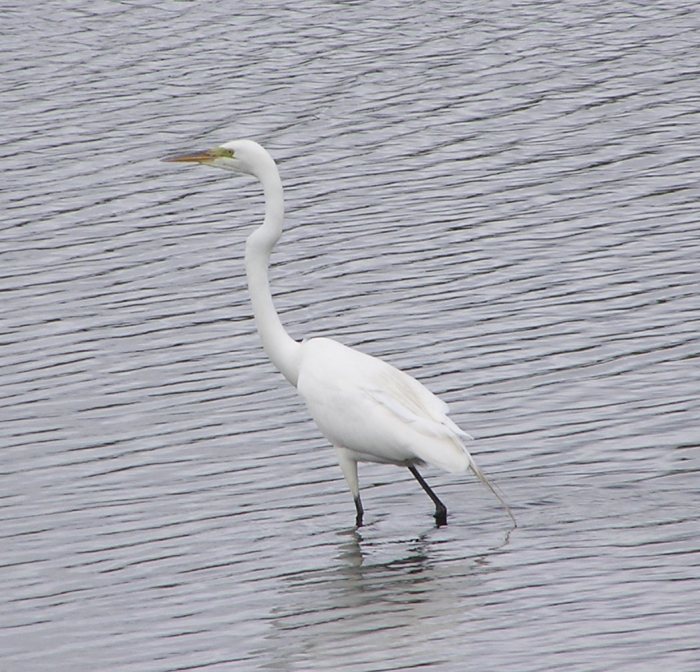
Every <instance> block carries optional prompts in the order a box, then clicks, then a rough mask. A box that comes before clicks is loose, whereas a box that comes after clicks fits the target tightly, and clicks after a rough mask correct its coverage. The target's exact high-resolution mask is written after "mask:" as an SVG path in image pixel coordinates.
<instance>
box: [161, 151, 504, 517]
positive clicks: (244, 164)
mask: <svg viewBox="0 0 700 672" xmlns="http://www.w3.org/2000/svg"><path fill="white" fill-rule="evenodd" d="M167 160H169V161H176V162H189V163H202V164H205V165H210V166H215V167H217V168H224V169H226V170H231V171H235V172H240V173H246V174H250V175H254V176H255V177H257V178H258V179H259V180H260V182H261V184H262V187H263V190H264V192H265V220H264V222H263V224H262V225H261V226H260V227H258V228H257V229H255V231H253V233H252V234H251V235H250V236H249V237H248V240H247V242H246V273H247V275H248V287H249V290H250V296H251V302H252V304H253V312H254V314H255V321H256V326H257V328H258V332H259V333H260V337H261V339H262V343H263V347H264V348H265V351H266V352H267V354H268V356H269V357H270V359H271V360H272V362H273V363H274V364H275V365H276V366H277V368H278V369H279V370H280V371H281V372H282V374H283V375H284V376H285V377H286V378H287V380H289V382H290V383H292V384H293V385H295V386H296V388H297V390H298V392H299V394H300V395H301V396H302V398H303V399H304V401H305V402H306V406H307V407H308V409H309V412H310V414H311V417H312V418H313V419H314V420H315V421H316V424H317V425H318V427H319V429H320V430H321V432H322V433H323V435H324V436H325V437H326V438H327V439H328V441H329V442H330V443H331V444H332V445H333V446H334V447H335V449H336V452H337V455H338V461H339V463H340V467H341V469H342V470H343V474H344V476H345V478H346V480H347V482H348V485H349V487H350V491H351V492H352V495H353V498H354V500H355V507H356V512H357V516H356V524H357V525H358V526H359V525H362V521H363V508H362V502H361V499H360V490H359V482H358V475H357V463H358V462H379V463H385V464H394V465H399V466H403V467H407V468H408V469H409V470H410V471H411V473H412V474H413V475H414V477H415V478H416V479H417V480H418V482H419V483H420V485H421V487H422V488H423V489H424V490H425V491H426V493H427V494H428V495H429V496H430V498H431V499H432V500H433V502H434V503H435V520H436V521H437V524H438V525H442V524H445V523H446V522H447V509H446V507H445V505H444V504H443V503H442V502H441V501H440V499H439V498H438V497H437V496H436V495H435V493H434V492H433V491H432V489H431V488H430V487H429V486H428V484H427V483H426V482H425V480H424V479H423V477H422V476H421V475H420V473H419V472H418V470H417V469H416V466H420V465H423V464H429V465H431V466H434V467H437V468H439V469H443V470H445V471H448V472H451V473H460V472H465V471H467V470H469V469H471V470H472V471H473V472H474V473H475V474H476V476H477V477H478V478H479V479H480V480H481V481H482V482H483V483H484V484H486V485H487V486H488V487H489V488H490V489H491V491H492V492H493V493H494V494H495V495H496V497H498V499H499V500H500V501H501V503H502V504H503V505H504V507H505V508H506V511H507V512H508V514H509V515H510V517H511V519H512V520H513V523H514V524H515V518H514V517H513V514H512V513H511V511H510V508H509V507H508V505H507V504H506V503H505V501H504V500H503V498H502V497H501V496H500V495H499V493H498V492H497V491H496V489H495V488H494V487H493V485H492V484H491V483H490V481H489V480H488V479H487V478H486V476H484V474H483V473H482V472H481V470H480V469H479V468H478V467H477V465H476V463H475V462H474V459H473V458H472V456H471V455H470V453H469V451H468V450H467V449H466V447H465V446H464V443H463V441H464V440H465V439H471V437H470V436H469V435H468V434H467V433H466V432H463V431H462V430H461V429H460V428H459V427H458V426H457V425H456V424H455V423H454V422H452V420H450V418H449V417H448V415H447V412H448V408H447V404H445V403H444V402H443V401H441V400H440V399H439V398H438V397H436V396H435V395H434V394H433V393H432V392H430V391H429V390H428V389H427V388H426V387H424V386H423V385H422V384H421V383H419V382H418V381H417V380H415V378H412V377H411V376H409V375H408V374H407V373H404V372H403V371H400V370H399V369H397V368H395V367H393V366H391V365H390V364H388V363H386V362H384V361H382V360H380V359H377V358H376V357H371V356H370V355H366V354H364V353H362V352H359V351H358V350H354V349H352V348H349V347H347V346H345V345H342V344H341V343H338V342H337V341H334V340H332V339H330V338H312V339H309V340H305V341H302V342H301V343H299V342H298V341H295V340H294V339H292V338H291V337H290V336H289V334H288V333H287V332H286V331H285V329H284V327H283V326H282V324H281V322H280V320H279V317H278V315H277V312H276V310H275V307H274V305H273V303H272V296H271V294H270V289H269V281H268V266H269V257H270V253H271V251H272V249H273V248H274V246H275V243H276V242H277V240H278V239H279V237H280V235H281V234H282V223H283V220H284V198H283V191H282V182H281V180H280V177H279V173H278V170H277V166H276V164H275V162H274V161H273V160H272V157H271V156H270V155H269V154H268V153H267V151H265V150H264V149H263V148H262V147H261V146H260V145H258V144H257V143H255V142H253V141H251V140H234V141H232V142H228V143H226V144H224V145H221V146H220V147H216V148H214V149H212V150H209V151H206V152H201V153H197V154H189V155H185V156H178V157H174V158H171V159H167Z"/></svg>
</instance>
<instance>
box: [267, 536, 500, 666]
mask: <svg viewBox="0 0 700 672" xmlns="http://www.w3.org/2000/svg"><path fill="white" fill-rule="evenodd" d="M508 535H510V532H508ZM339 536H340V537H341V539H340V540H339V541H338V545H337V562H335V563H334V565H333V566H332V567H330V568H328V569H322V570H315V571H308V572H300V573H298V574H294V575H290V576H287V577H285V581H284V584H283V587H282V588H281V589H280V596H281V597H282V602H283V604H282V605H280V606H279V607H278V608H276V609H274V611H273V613H272V615H271V618H270V623H271V625H272V632H271V634H270V635H269V638H268V642H267V645H268V646H267V647H266V651H267V652H268V654H267V655H271V657H272V663H271V667H272V668H273V669H288V668H289V667H290V666H291V667H294V665H293V663H298V664H299V668H298V669H305V668H304V663H306V664H309V663H310V662H311V661H313V663H314V665H315V667H314V669H318V667H319V666H320V667H321V669H322V668H324V667H328V669H332V668H333V665H334V664H335V665H337V664H338V663H339V662H340V661H342V662H343V664H345V665H352V664H356V665H361V664H363V663H364V664H368V663H370V662H371V659H372V657H376V656H377V652H378V651H382V652H383V655H386V656H387V657H388V659H390V660H394V661H395V663H396V668H395V669H404V668H403V665H404V664H405V656H406V650H405V648H404V646H405V644H406V643H407V642H411V643H413V645H416V644H418V645H419V646H417V649H418V650H422V651H423V656H424V660H423V661H422V662H423V663H425V664H434V663H438V662H440V661H441V660H443V659H444V658H445V656H446V653H445V652H443V653H441V652H440V649H441V648H443V647H441V643H442V642H444V641H447V639H446V638H447V637H448V636H451V633H452V632H453V627H454V624H455V622H458V621H459V622H461V621H464V620H465V618H466V619H467V620H468V615H469V610H470V604H472V603H473V602H474V601H477V602H478V601H479V600H480V598H479V597H478V593H479V591H478V590H477V589H476V588H477V587H478V586H479V585H480V584H481V583H482V582H483V580H484V576H485V574H487V573H488V572H489V571H491V570H492V567H491V565H490V562H489V557H490V556H491V555H492V554H496V553H499V552H500V551H501V549H502V548H503V546H504V545H505V544H506V543H507V538H508V537H506V539H504V541H503V543H502V544H501V545H500V546H498V547H494V548H492V549H490V550H488V551H484V552H481V553H479V554H476V555H472V556H469V557H465V558H452V559H449V558H446V557H444V553H443V552H442V551H441V549H440V548H439V546H440V544H442V543H444V540H442V541H440V540H437V539H435V538H434V534H433V531H429V532H426V533H424V534H421V535H420V536H419V537H417V538H414V539H400V538H399V539H382V538H380V537H374V536H373V535H371V536H370V538H364V536H365V535H364V533H363V532H358V531H354V530H353V531H350V532H344V533H342V534H341V535H339ZM387 556H388V557H387ZM392 648H394V649H396V650H395V651H394V652H393V653H392V652H391V649H392ZM269 652H273V653H272V654H270V653H269ZM386 669H391V668H386Z"/></svg>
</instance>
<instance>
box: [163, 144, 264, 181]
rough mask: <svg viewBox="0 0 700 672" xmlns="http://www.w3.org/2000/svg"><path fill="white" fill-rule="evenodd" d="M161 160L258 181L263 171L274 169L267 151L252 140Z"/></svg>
mask: <svg viewBox="0 0 700 672" xmlns="http://www.w3.org/2000/svg"><path fill="white" fill-rule="evenodd" d="M163 160H164V161H168V162H171V163H201V164H202V165H205V166H213V167H214V168H223V169H224V170H230V171H232V172H234V173H245V174H247V175H254V176H255V177H257V178H259V179H260V178H261V176H262V173H263V172H264V171H266V170H269V169H270V167H274V161H273V160H272V157H271V156H270V155H269V154H268V152H267V150H265V149H263V148H262V147H261V146H260V145H259V144H258V143H257V142H254V141H253V140H232V141H231V142H226V143H224V144H223V145H219V146H218V147H213V148H212V149H207V150H204V151H203V152H193V153H191V154H182V155H179V156H171V157H168V158H166V159H163Z"/></svg>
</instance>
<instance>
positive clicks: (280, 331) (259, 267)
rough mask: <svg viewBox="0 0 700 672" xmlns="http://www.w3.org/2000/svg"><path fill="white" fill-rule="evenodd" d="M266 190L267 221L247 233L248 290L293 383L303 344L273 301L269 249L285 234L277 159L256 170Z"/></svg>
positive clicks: (266, 343) (267, 344)
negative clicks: (282, 319) (290, 329)
mask: <svg viewBox="0 0 700 672" xmlns="http://www.w3.org/2000/svg"><path fill="white" fill-rule="evenodd" d="M256 177H257V178H258V179H259V180H260V182H261V184H262V187H263V190H264V192H265V221H264V222H263V223H262V226H260V227H258V228H257V229H255V231H253V233H251V234H250V236H248V240H247V241H246V251H245V266H246V274H247V276H248V291H249V292H250V300H251V303H252V304H253V314H254V315H255V325H256V327H257V328H258V333H259V334H260V338H261V339H262V344H263V348H265V352H266V353H267V356H268V357H269V358H270V360H271V361H272V363H273V364H274V365H275V366H276V367H277V368H278V369H279V370H280V371H281V372H282V374H283V375H284V377H285V378H286V379H287V380H288V381H289V382H290V383H291V384H292V385H294V386H296V384H297V379H298V378H299V358H300V354H301V344H300V343H299V342H298V341H295V340H294V339H293V338H292V337H291V336H290V335H289V334H288V333H287V332H286V331H285V329H284V327H283V326H282V322H280V318H279V315H277V311H276V310H275V306H274V304H273V303H272V295H271V294H270V282H269V279H268V267H269V263H270V253H271V252H272V249H273V248H274V247H275V243H276V242H277V241H278V240H279V237H280V236H281V235H282V223H283V221H284V195H283V192H282V181H281V180H280V176H279V172H278V170H277V166H276V165H275V163H274V161H272V158H271V157H270V161H269V163H268V162H266V164H265V165H264V166H263V167H262V168H260V169H259V170H258V171H257V172H256Z"/></svg>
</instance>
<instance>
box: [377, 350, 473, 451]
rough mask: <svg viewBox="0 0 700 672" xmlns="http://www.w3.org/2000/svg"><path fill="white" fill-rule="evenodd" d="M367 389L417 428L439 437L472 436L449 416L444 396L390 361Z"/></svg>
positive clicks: (400, 417) (384, 364) (398, 416)
mask: <svg viewBox="0 0 700 672" xmlns="http://www.w3.org/2000/svg"><path fill="white" fill-rule="evenodd" d="M382 364H383V366H382V367H381V369H380V371H378V375H377V376H376V378H375V379H374V380H373V381H372V382H373V383H374V384H371V385H368V386H367V387H366V388H365V392H366V393H367V394H368V395H369V396H370V397H371V399H372V400H373V401H374V402H376V403H378V404H380V405H381V406H382V407H384V408H385V409H387V410H388V411H390V412H391V413H392V414H393V415H395V416H396V417H397V418H398V419H399V420H401V421H402V422H404V423H407V424H409V425H411V426H412V427H413V428H414V429H415V430H416V431H418V432H420V433H422V434H426V435H429V436H434V437H436V438H447V437H448V436H451V437H461V438H467V439H471V438H472V437H471V436H470V435H469V434H467V433H466V432H465V431H463V430H462V429H460V428H459V427H458V426H457V425H456V424H455V423H454V422H453V421H452V420H451V419H450V418H449V417H448V415H447V414H448V411H449V408H448V406H447V404H446V403H445V402H444V401H442V399H440V398H438V397H436V396H435V395H434V394H433V393H432V392H431V391H430V390H428V388H426V387H425V386H424V385H423V384H421V383H420V382H418V381H417V380H416V379H415V378H413V377H412V376H409V375H408V374H407V373H404V372H403V371H401V370H400V369H397V368H395V367H393V366H391V365H390V364H387V363H386V362H382Z"/></svg>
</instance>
